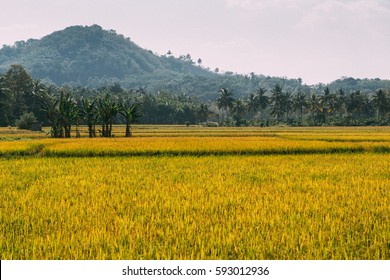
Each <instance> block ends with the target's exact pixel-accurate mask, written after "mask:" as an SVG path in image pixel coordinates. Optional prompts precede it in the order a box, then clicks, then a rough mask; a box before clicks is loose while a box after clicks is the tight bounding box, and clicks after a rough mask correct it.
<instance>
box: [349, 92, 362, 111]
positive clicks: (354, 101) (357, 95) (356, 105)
mask: <svg viewBox="0 0 390 280" xmlns="http://www.w3.org/2000/svg"><path fill="white" fill-rule="evenodd" d="M363 107H364V96H363V95H362V93H361V91H360V90H355V91H353V92H352V93H350V94H348V95H347V97H346V109H347V112H348V113H350V114H352V115H355V116H356V117H360V116H361V114H362V110H363Z"/></svg>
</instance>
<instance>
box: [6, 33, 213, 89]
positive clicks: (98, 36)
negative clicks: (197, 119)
mask: <svg viewBox="0 0 390 280" xmlns="http://www.w3.org/2000/svg"><path fill="white" fill-rule="evenodd" d="M12 64H21V65H23V66H24V67H25V69H26V70H27V71H28V72H30V73H31V75H32V76H33V77H34V78H37V79H42V80H46V81H51V82H53V83H55V84H57V85H62V84H64V83H73V84H79V85H83V86H85V85H89V86H96V85H97V84H99V83H101V82H102V80H103V81H104V82H114V81H120V82H124V81H128V82H131V81H136V80H140V79H145V78H146V77H152V76H154V77H159V76H162V77H164V76H165V77H169V76H177V75H178V74H183V73H184V74H190V75H197V76H204V77H210V76H212V75H214V74H213V73H211V72H209V71H206V70H205V69H202V68H200V67H197V66H195V65H193V63H192V61H190V60H188V59H186V60H185V59H181V60H179V59H176V58H174V57H160V56H157V55H155V54H153V53H152V52H151V51H147V50H145V49H142V48H141V47H139V46H137V45H136V44H135V43H133V42H132V41H131V40H130V39H129V38H125V37H124V36H122V35H118V34H116V32H115V31H113V30H110V31H106V30H103V29H102V28H101V27H100V26H98V25H93V26H85V27H83V26H72V27H68V28H66V29H64V30H62V31H57V32H54V33H52V34H50V35H48V36H46V37H44V38H42V39H41V40H33V39H30V40H28V41H27V42H23V41H21V42H17V43H16V44H15V45H14V46H12V47H10V46H5V47H3V48H2V49H0V73H1V72H5V71H6V70H7V69H8V68H9V66H10V65H12Z"/></svg>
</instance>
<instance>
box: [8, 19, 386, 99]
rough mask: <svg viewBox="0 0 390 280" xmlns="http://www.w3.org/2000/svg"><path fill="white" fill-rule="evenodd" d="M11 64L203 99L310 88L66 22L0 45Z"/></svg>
mask: <svg viewBox="0 0 390 280" xmlns="http://www.w3.org/2000/svg"><path fill="white" fill-rule="evenodd" d="M194 60H195V61H194ZM12 64H21V65H22V66H23V67H24V68H25V69H26V70H27V71H28V72H29V73H30V74H31V76H32V77H33V78H35V79H40V80H43V81H44V82H46V83H49V84H50V83H53V84H56V85H57V86H61V85H63V84H68V85H73V86H75V85H80V86H89V87H99V86H103V85H107V84H113V83H119V84H121V85H122V86H124V87H126V88H139V87H142V88H145V89H147V90H149V91H155V92H156V91H169V92H175V93H186V94H190V95H196V96H199V97H201V98H203V99H209V100H213V99H215V98H216V96H217V94H218V93H217V92H218V89H220V88H222V87H228V88H232V89H233V90H234V91H235V92H236V94H237V95H238V96H245V95H248V93H250V92H253V91H254V90H255V89H256V87H258V86H259V85H261V86H264V87H267V88H272V87H273V86H274V85H275V84H280V85H281V86H282V87H284V88H285V89H286V90H288V91H292V92H293V91H296V90H297V89H303V90H305V91H306V92H309V91H310V90H311V89H312V88H313V87H308V86H305V85H302V80H301V79H287V78H285V77H282V78H281V77H269V76H264V75H255V74H251V75H238V74H233V73H232V72H228V73H225V74H217V73H216V72H215V71H210V70H209V69H207V68H205V67H204V66H203V65H202V64H201V60H198V59H197V58H192V57H191V56H190V55H189V54H185V55H181V56H180V57H178V58H175V57H173V56H172V55H170V54H167V55H163V56H159V55H156V54H154V53H153V51H150V50H145V49H143V48H141V47H139V46H138V45H136V44H135V43H134V42H132V41H131V40H130V38H125V37H124V36H123V35H119V34H117V33H116V32H115V31H114V30H103V29H102V28H101V27H100V26H99V25H92V26H72V27H68V28H66V29H64V30H61V31H56V32H54V33H52V34H50V35H47V36H45V37H43V38H42V39H40V40H37V39H29V40H27V41H26V42H25V41H19V42H16V43H15V44H14V45H13V46H3V48H1V49H0V73H4V72H6V71H7V70H8V69H9V67H10V66H11V65H12ZM323 86H324V85H317V88H318V87H319V90H321V88H322V87H323ZM329 86H330V88H331V89H334V90H336V89H337V88H340V87H343V88H344V89H346V91H350V90H355V89H360V90H363V91H375V90H376V89H378V88H386V87H389V82H388V81H382V80H379V79H371V80H368V79H363V80H361V79H353V78H345V79H340V80H337V81H335V82H333V83H332V84H330V85H329Z"/></svg>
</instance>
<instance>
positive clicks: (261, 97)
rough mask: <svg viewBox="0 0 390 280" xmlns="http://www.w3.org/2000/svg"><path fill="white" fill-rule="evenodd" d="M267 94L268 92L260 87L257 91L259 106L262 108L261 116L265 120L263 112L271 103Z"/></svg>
mask: <svg viewBox="0 0 390 280" xmlns="http://www.w3.org/2000/svg"><path fill="white" fill-rule="evenodd" d="M266 92H267V90H266V89H265V88H262V87H258V88H257V89H256V99H257V103H258V106H259V108H260V116H261V118H262V119H263V112H264V110H265V109H266V108H267V106H268V104H269V102H270V100H269V97H268V96H266V95H265V93H266Z"/></svg>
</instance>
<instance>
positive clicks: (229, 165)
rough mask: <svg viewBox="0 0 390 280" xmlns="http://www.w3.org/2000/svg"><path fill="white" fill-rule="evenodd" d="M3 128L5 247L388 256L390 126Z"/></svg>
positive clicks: (32, 252)
mask: <svg viewBox="0 0 390 280" xmlns="http://www.w3.org/2000/svg"><path fill="white" fill-rule="evenodd" d="M115 129H117V130H121V129H123V128H121V127H114V131H115ZM5 130H6V129H4V130H0V189H1V191H0V201H1V204H0V208H1V211H0V218H1V235H0V256H1V259H135V260H138V259H297V260H302V259H315V260H318V259H320V260H322V259H325V260H328V259H330V260H335V259H343V260H344V259H364V260H382V259H383V260H385V259H389V258H390V241H389V240H390V215H389V214H390V190H389V186H390V175H389V170H390V154H389V151H390V129H389V128H385V127H381V128H375V127H370V128H316V129H308V128H306V129H303V128H295V129H294V128H272V129H271V128H267V129H265V128H263V129H262V128H257V129H255V128H242V129H237V130H236V129H232V128H230V129H229V128H200V127H192V128H186V127H168V126H167V127H158V126H156V127H153V126H149V127H142V126H139V127H135V129H134V133H133V135H134V137H133V138H128V139H127V138H118V137H116V138H95V139H88V138H85V137H82V138H79V139H47V138H45V137H42V136H40V135H38V136H37V135H33V134H31V135H30V134H28V133H26V135H23V132H22V131H20V132H18V133H20V134H15V133H13V134H9V133H8V134H7V133H6V132H5Z"/></svg>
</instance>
